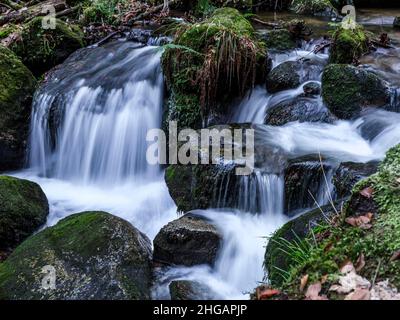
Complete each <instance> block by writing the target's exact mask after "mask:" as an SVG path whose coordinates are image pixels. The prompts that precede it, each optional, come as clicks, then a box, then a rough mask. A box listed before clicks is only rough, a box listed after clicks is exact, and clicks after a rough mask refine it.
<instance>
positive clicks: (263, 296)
mask: <svg viewBox="0 0 400 320" xmlns="http://www.w3.org/2000/svg"><path fill="white" fill-rule="evenodd" d="M280 293H281V292H280V291H279V290H276V289H264V290H261V291H260V292H259V294H258V300H268V299H270V298H272V297H273V296H276V295H278V294H280Z"/></svg>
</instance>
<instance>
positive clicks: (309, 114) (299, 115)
mask: <svg viewBox="0 0 400 320" xmlns="http://www.w3.org/2000/svg"><path fill="white" fill-rule="evenodd" d="M334 120H335V117H334V116H333V115H332V114H331V113H330V112H329V110H327V109H326V107H325V106H323V105H321V103H320V102H319V101H318V100H314V99H309V98H295V99H291V100H289V101H283V102H281V103H279V104H277V105H276V106H274V107H272V108H270V109H268V111H267V114H266V116H265V124H269V125H273V126H282V125H284V124H286V123H288V122H293V121H299V122H326V123H332V122H333V121H334Z"/></svg>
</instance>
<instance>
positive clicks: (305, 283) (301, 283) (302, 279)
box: [300, 274, 308, 292]
mask: <svg viewBox="0 0 400 320" xmlns="http://www.w3.org/2000/svg"><path fill="white" fill-rule="evenodd" d="M307 282H308V274H306V275H305V276H303V277H302V278H301V280H300V292H303V290H304V288H305V287H306V285H307Z"/></svg>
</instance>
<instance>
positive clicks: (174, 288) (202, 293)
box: [168, 280, 215, 300]
mask: <svg viewBox="0 0 400 320" xmlns="http://www.w3.org/2000/svg"><path fill="white" fill-rule="evenodd" d="M168 287H169V292H170V295H171V300H212V299H213V298H214V299H215V295H213V294H212V293H211V292H210V291H211V289H210V288H209V287H207V286H205V285H203V284H201V283H200V282H197V281H191V280H174V281H172V282H171V283H170V284H169V286H168Z"/></svg>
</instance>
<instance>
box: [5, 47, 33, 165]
mask: <svg viewBox="0 0 400 320" xmlns="http://www.w3.org/2000/svg"><path fill="white" fill-rule="evenodd" d="M0 73H1V77H0V172H1V171H5V170H14V169H18V168H20V167H21V166H22V165H23V162H24V158H25V147H26V141H27V138H28V131H29V123H30V120H29V116H30V114H31V104H32V96H33V93H34V91H35V87H36V80H35V78H34V76H33V75H32V73H31V72H30V71H29V70H28V69H27V68H26V67H25V66H24V65H23V64H22V62H21V61H20V60H19V59H18V58H17V56H16V55H15V54H14V53H13V52H12V51H10V50H8V49H7V48H5V47H2V46H0Z"/></svg>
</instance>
